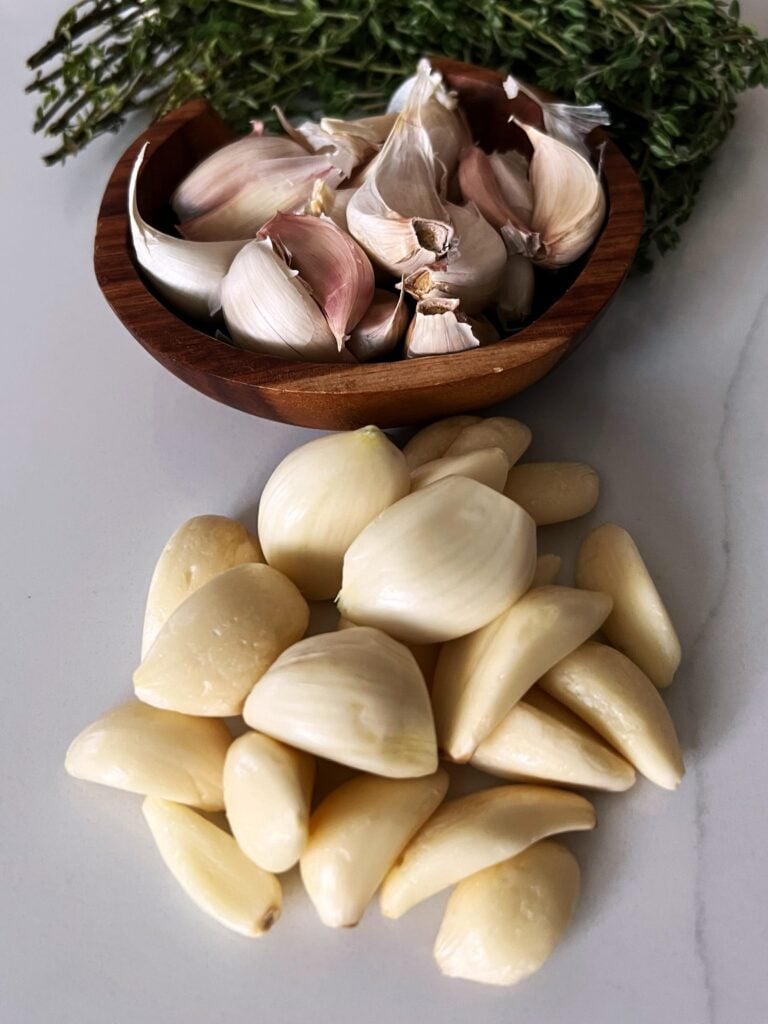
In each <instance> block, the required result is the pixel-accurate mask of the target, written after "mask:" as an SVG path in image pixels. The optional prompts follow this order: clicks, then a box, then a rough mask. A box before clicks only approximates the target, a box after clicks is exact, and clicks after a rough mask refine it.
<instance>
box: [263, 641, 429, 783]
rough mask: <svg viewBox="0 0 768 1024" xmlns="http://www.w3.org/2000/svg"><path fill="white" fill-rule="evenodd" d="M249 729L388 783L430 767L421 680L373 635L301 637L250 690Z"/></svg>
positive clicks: (412, 665)
mask: <svg viewBox="0 0 768 1024" xmlns="http://www.w3.org/2000/svg"><path fill="white" fill-rule="evenodd" d="M243 716H244V718H245V720H246V722H247V723H248V725H250V726H251V727H252V728H253V729H257V730H259V732H263V733H266V734H267V735H268V736H274V737H275V739H279V740H282V741H283V742H284V743H289V744H290V745H291V746H293V747H297V748H298V749H299V750H307V751H309V752H310V753H312V754H317V755H318V757H325V758H328V759H329V760H331V761H336V762H338V763H339V764H346V765H349V767H351V768H359V769H361V770H362V771H367V772H372V773H374V774H376V775H386V776H389V777H391V778H409V777H413V776H419V775H429V774H431V773H432V772H434V771H435V769H436V767H437V752H436V748H435V730H434V725H433V724H432V712H431V710H430V706H429V695H428V694H427V688H426V686H425V683H424V678H423V676H422V674H421V671H420V670H419V667H418V665H417V664H416V661H415V660H414V657H413V655H412V654H411V652H410V651H409V650H408V649H407V647H404V646H403V645H402V644H399V643H397V641H395V640H392V639H391V638H390V637H388V636H387V635H386V634H385V633H382V632H381V631H380V630H377V629H367V628H361V627H358V628H351V629H344V630H340V631H337V632H335V633H323V634H321V635H319V636H313V637H309V638H307V639H306V640H302V641H300V642H299V643H297V644H294V645H293V647H291V648H289V649H288V650H287V651H285V653H284V654H283V655H281V657H279V658H278V659H277V661H276V662H275V663H274V665H273V666H272V667H271V669H269V671H267V672H266V673H265V674H264V675H263V676H262V678H261V679H260V680H259V682H258V684H257V685H256V686H255V687H254V688H253V691H252V692H251V695H250V696H249V697H248V700H247V701H246V703H245V708H244V710H243Z"/></svg>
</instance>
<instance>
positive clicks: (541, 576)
mask: <svg viewBox="0 0 768 1024" xmlns="http://www.w3.org/2000/svg"><path fill="white" fill-rule="evenodd" d="M562 562H563V560H562V558H561V557H560V556H559V555H539V557H538V558H537V559H536V572H535V573H534V574H533V582H532V583H531V590H533V589H534V588H535V587H549V586H551V585H552V584H553V583H557V577H558V575H559V574H560V566H561V565H562Z"/></svg>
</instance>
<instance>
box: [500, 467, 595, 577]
mask: <svg viewBox="0 0 768 1024" xmlns="http://www.w3.org/2000/svg"><path fill="white" fill-rule="evenodd" d="M504 493H505V494H506V496H507V497H508V498H511V499H512V501H516V502H517V504H518V505H522V507H523V508H524V509H525V511H526V512H527V513H528V514H529V515H530V516H531V517H532V519H533V521H534V522H535V523H536V525H537V526H549V525H551V524H553V523H565V522H567V521H568V520H570V519H578V518H579V517H580V516H585V515H587V514H588V513H589V512H591V511H592V509H593V508H594V507H595V505H596V504H597V499H598V498H599V496H600V478H599V477H598V475H597V472H596V471H595V470H594V469H593V468H592V467H591V466H588V465H587V464H586V463H585V462H527V463H525V464H524V465H518V466H513V467H512V469H511V470H510V471H509V476H508V477H507V483H506V486H505V487H504ZM588 589H591V590H594V589H596V588H595V587H590V588H588Z"/></svg>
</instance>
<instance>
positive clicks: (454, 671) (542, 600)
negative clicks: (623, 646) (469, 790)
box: [432, 587, 611, 762]
mask: <svg viewBox="0 0 768 1024" xmlns="http://www.w3.org/2000/svg"><path fill="white" fill-rule="evenodd" d="M610 610H611V599H610V597H608V595H607V594H599V593H595V592H593V591H586V590H575V589H573V588H572V587H540V588H539V589H538V590H530V591H528V593H527V594H525V595H524V596H523V597H521V598H520V600H519V601H518V602H517V603H516V604H514V605H513V606H512V607H511V608H510V609H508V610H507V611H506V612H503V613H502V614H501V615H500V616H499V617H498V618H497V619H496V620H494V621H493V622H491V623H490V624H489V625H487V626H486V627H485V628H484V629H480V630H478V631H477V632H475V633H472V634H471V635H470V636H465V637H462V638H461V639H459V640H454V641H452V642H451V643H449V644H445V646H444V647H443V649H442V650H441V652H440V657H439V659H438V663H437V670H436V672H435V682H434V686H433V688H432V707H433V711H434V714H435V727H436V729H437V738H438V745H439V747H440V749H441V751H443V752H444V754H445V756H446V757H448V758H449V759H450V760H452V761H459V762H464V761H468V760H469V759H470V758H471V757H472V755H473V754H474V752H475V750H476V749H477V747H478V746H479V745H480V744H481V743H482V742H483V740H484V739H485V738H486V737H487V736H489V735H490V733H491V732H492V731H493V730H494V729H495V728H497V726H498V725H500V723H501V722H502V720H503V719H504V717H505V716H506V715H507V714H509V712H510V711H511V710H512V708H513V707H514V706H515V704H516V703H517V702H518V701H519V700H520V698H521V697H522V696H524V694H525V693H526V691H527V690H529V689H530V688H531V686H533V684H534V683H535V682H536V680H537V679H539V678H540V677H541V676H542V675H543V674H544V673H545V672H546V671H547V670H548V669H550V668H551V667H552V666H553V665H555V664H556V663H557V662H558V661H560V659H561V658H564V657H565V656H566V654H569V653H570V652H571V651H573V650H574V649H575V648H576V647H578V646H579V644H582V643H583V642H584V641H585V640H586V639H587V638H588V637H590V636H591V635H592V634H593V633H594V632H595V630H597V629H599V627H600V625H601V624H602V623H603V621H604V620H605V618H606V616H607V615H608V613H609V612H610Z"/></svg>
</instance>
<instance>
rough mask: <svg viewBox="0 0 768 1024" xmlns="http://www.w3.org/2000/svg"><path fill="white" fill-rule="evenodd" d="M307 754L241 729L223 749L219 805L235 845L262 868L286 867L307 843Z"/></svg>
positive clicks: (311, 765) (310, 765)
mask: <svg viewBox="0 0 768 1024" xmlns="http://www.w3.org/2000/svg"><path fill="white" fill-rule="evenodd" d="M314 781H315V761H314V758H313V757H312V755H311V754H306V753H304V751H302V750H294V749H293V748H292V747H287V746H286V745H285V744H284V743H279V742H278V741H277V740H273V739H272V738H271V737H269V736H262V735H261V734H260V733H257V732H247V733H245V734H244V735H242V736H239V737H238V738H237V739H236V740H235V741H234V743H232V745H231V746H230V748H229V750H228V751H227V757H226V761H225V763H224V804H225V807H226V811H227V820H228V821H229V827H230V828H231V829H232V834H233V835H234V837H235V839H236V840H237V845H238V846H239V847H240V849H241V850H242V851H243V853H244V854H245V855H246V857H248V858H249V860H252V861H253V862H254V864H258V865H259V867H260V868H263V869H264V870H265V871H274V872H276V873H279V872H281V871H288V870H289V869H290V868H292V867H293V865H294V864H296V862H297V861H298V859H299V857H300V856H301V855H302V853H303V852H304V847H305V846H306V844H307V835H308V828H309V804H310V800H311V797H312V786H313V784H314Z"/></svg>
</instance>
